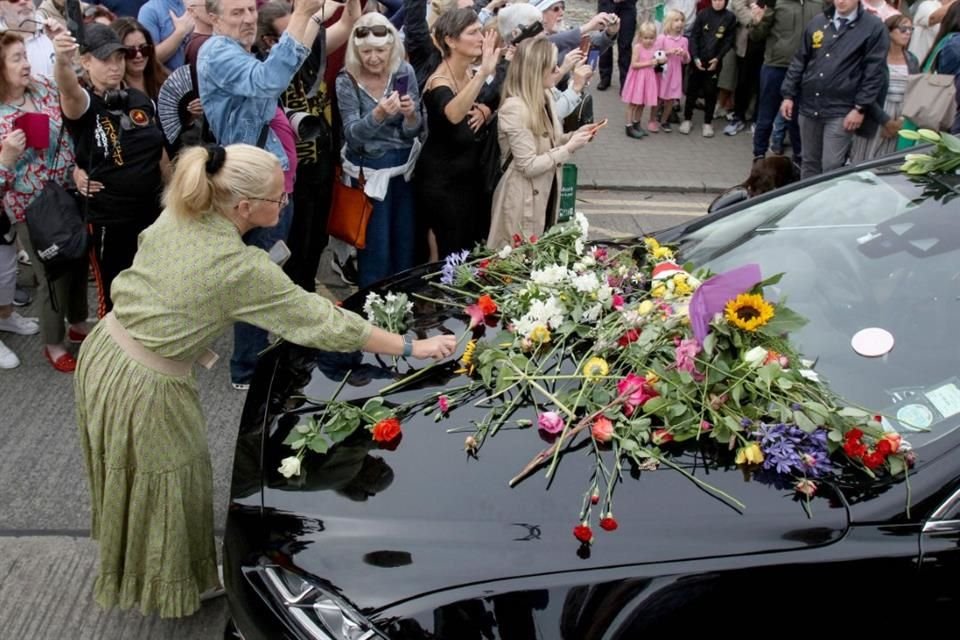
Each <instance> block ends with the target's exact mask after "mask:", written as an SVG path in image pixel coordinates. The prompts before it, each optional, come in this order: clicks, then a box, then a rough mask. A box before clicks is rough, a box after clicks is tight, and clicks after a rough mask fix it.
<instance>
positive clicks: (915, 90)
mask: <svg viewBox="0 0 960 640" xmlns="http://www.w3.org/2000/svg"><path fill="white" fill-rule="evenodd" d="M946 42H947V39H946V38H944V39H943V40H941V41H940V44H939V45H938V46H937V50H936V51H935V52H934V53H933V55H931V56H930V59H929V61H928V62H927V64H925V65H924V67H923V73H914V74H911V75H910V76H908V77H907V88H906V92H905V93H904V96H903V117H905V118H907V119H909V120H910V121H911V122H913V123H914V124H915V125H916V126H917V128H919V129H933V130H934V131H949V130H950V127H951V126H953V117H954V114H955V113H956V111H957V90H956V87H955V85H954V77H953V76H952V75H948V74H945V73H934V72H933V68H934V66H935V61H936V59H937V56H938V55H939V54H940V49H941V48H942V47H943V45H944V44H946Z"/></svg>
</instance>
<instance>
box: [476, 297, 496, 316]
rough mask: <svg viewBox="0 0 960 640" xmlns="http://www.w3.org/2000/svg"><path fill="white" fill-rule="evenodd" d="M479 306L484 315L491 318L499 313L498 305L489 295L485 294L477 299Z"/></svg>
mask: <svg viewBox="0 0 960 640" xmlns="http://www.w3.org/2000/svg"><path fill="white" fill-rule="evenodd" d="M477 306H478V307H480V311H483V315H485V316H489V315H492V314H494V313H496V312H497V303H496V302H494V301H493V298H491V297H490V296H489V295H487V294H483V295H482V296H480V297H479V298H477Z"/></svg>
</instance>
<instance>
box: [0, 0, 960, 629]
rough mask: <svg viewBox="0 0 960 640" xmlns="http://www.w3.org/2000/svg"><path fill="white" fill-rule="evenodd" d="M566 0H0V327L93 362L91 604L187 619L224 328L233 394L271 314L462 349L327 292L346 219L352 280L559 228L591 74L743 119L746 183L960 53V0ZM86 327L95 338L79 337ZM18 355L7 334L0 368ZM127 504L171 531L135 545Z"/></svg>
mask: <svg viewBox="0 0 960 640" xmlns="http://www.w3.org/2000/svg"><path fill="white" fill-rule="evenodd" d="M728 2H729V4H728ZM565 10H566V7H565V4H564V2H563V0H539V1H536V2H510V1H509V0H492V1H491V2H489V3H487V4H485V5H482V6H481V5H475V3H474V2H473V1H471V0H431V1H430V2H429V4H428V2H427V0H402V2H401V1H399V0H397V1H393V2H383V3H381V4H378V3H376V2H372V1H369V0H366V1H365V0H346V2H344V3H342V4H340V3H336V2H328V1H327V0H296V2H294V3H293V4H292V5H291V4H288V3H286V2H285V1H284V0H270V1H269V2H259V1H258V0H183V1H181V0H147V1H146V2H143V1H142V0H110V1H109V2H104V3H103V4H97V5H89V6H87V5H83V6H82V16H83V21H84V25H83V27H82V29H80V28H78V26H77V25H76V24H74V22H73V21H71V20H68V19H67V18H66V14H67V13H68V11H67V8H66V7H65V6H64V4H62V3H60V2H59V1H58V0H44V1H43V2H42V4H40V5H39V7H35V6H34V5H33V4H32V3H31V2H29V1H24V0H21V1H11V0H0V19H2V25H0V27H2V34H0V61H2V63H3V64H2V68H0V196H2V206H3V215H0V219H2V224H0V331H4V332H11V333H17V334H23V335H31V334H35V333H41V334H42V336H41V337H42V342H43V344H44V347H43V351H42V357H44V358H45V359H46V360H47V361H48V362H49V364H50V365H51V366H52V367H53V368H54V369H55V370H57V371H60V372H64V373H71V372H74V371H76V373H77V375H76V389H77V403H78V416H79V422H80V436H81V438H80V439H81V443H82V446H83V449H84V454H85V458H86V462H87V467H88V473H89V478H90V485H91V490H92V493H93V498H94V499H93V511H94V527H93V533H94V537H97V538H98V539H99V540H100V543H101V574H100V577H99V578H98V582H97V586H96V589H95V591H96V598H97V601H98V602H100V603H101V604H102V605H104V606H111V605H120V606H123V607H130V606H139V607H140V608H141V610H142V611H144V612H150V611H159V612H160V613H161V615H166V616H181V615H188V614H190V613H191V612H193V611H195V610H196V608H197V607H198V606H199V593H200V591H202V590H204V589H206V588H209V587H214V586H216V583H217V578H216V574H215V570H214V564H213V563H214V562H215V560H214V556H213V552H212V530H213V528H212V509H211V501H212V488H211V483H210V474H209V456H208V455H207V454H206V445H205V443H204V442H203V418H202V413H201V411H200V409H199V406H198V399H197V395H196V391H195V381H194V380H193V378H192V376H191V374H190V368H191V366H192V365H193V364H194V363H195V362H203V361H204V360H205V356H204V353H205V349H206V347H207V346H209V343H210V342H211V341H212V339H213V338H214V337H215V335H216V334H217V333H219V332H221V331H223V330H226V329H228V328H231V327H232V329H233V332H234V341H233V354H232V356H231V358H230V378H231V384H232V385H233V387H234V388H236V389H240V390H242V389H245V388H247V387H248V386H249V384H250V381H251V379H252V377H253V372H254V369H255V366H256V361H257V356H258V353H260V352H261V351H262V350H263V349H264V348H265V347H266V346H267V343H268V336H269V335H270V334H273V335H275V336H278V337H282V338H286V339H289V340H291V341H294V342H298V343H300V344H306V345H311V346H317V347H320V348H327V349H345V350H350V349H360V348H362V349H365V350H368V351H374V352H379V353H387V354H393V355H406V356H412V357H445V356H447V355H449V354H450V353H451V352H452V350H453V348H454V343H453V340H452V338H450V337H449V336H442V337H438V338H435V339H429V340H420V341H415V342H411V341H409V339H407V338H403V337H401V336H397V335H391V334H388V333H385V332H382V331H379V330H376V329H374V328H371V327H370V325H369V324H368V323H367V322H366V321H365V320H363V319H361V318H359V317H357V316H354V315H353V314H349V313H348V312H345V311H343V310H340V309H337V308H335V307H333V306H332V305H331V304H330V303H329V302H327V301H325V300H324V299H323V298H321V297H320V296H318V295H316V293H315V289H316V276H317V272H318V266H319V264H320V260H321V254H322V253H323V252H324V250H325V249H326V247H327V245H328V243H330V244H331V245H332V246H331V249H333V251H332V253H333V254H334V258H333V260H334V262H335V264H336V266H337V268H338V269H339V270H340V272H341V273H342V274H343V277H344V278H348V277H349V274H348V273H347V267H348V265H349V258H347V257H346V256H349V255H350V254H351V253H355V255H356V269H357V273H356V280H355V282H356V284H359V285H360V286H361V287H363V286H368V285H371V284H373V283H375V282H377V281H379V280H381V279H383V278H386V277H389V276H391V275H393V274H396V273H398V272H400V271H403V270H405V269H407V268H409V267H411V266H414V265H415V264H418V263H421V262H425V261H428V260H436V259H438V258H443V257H445V256H447V255H450V254H452V253H456V252H459V251H462V250H464V249H471V248H473V247H474V246H476V245H477V244H486V245H487V246H489V247H492V248H499V247H501V246H502V245H503V244H505V243H508V242H510V241H511V240H512V239H513V238H514V237H515V236H516V235H521V236H523V237H529V236H532V235H537V234H540V233H542V232H543V231H544V230H545V229H546V228H548V227H549V226H550V225H552V224H554V222H555V221H556V218H557V211H558V205H559V200H560V188H561V184H562V180H561V176H562V167H563V165H564V164H565V163H568V162H570V161H571V158H572V157H573V156H574V154H576V152H577V151H578V150H579V149H581V148H583V147H584V146H585V145H588V144H590V143H591V141H593V140H594V139H595V137H596V136H597V135H598V132H599V129H600V123H596V122H594V121H595V120H596V119H597V118H595V117H594V113H593V100H592V96H591V93H590V85H591V82H592V80H593V79H594V76H598V77H597V82H596V84H595V90H597V91H606V90H609V89H610V88H611V87H613V85H614V82H615V81H616V82H617V83H618V88H619V91H620V96H621V99H622V101H623V102H624V103H625V133H626V135H627V136H628V137H629V138H631V139H642V138H644V137H646V136H648V135H651V134H661V135H662V134H666V133H670V132H672V131H673V125H678V127H677V131H678V132H679V133H680V134H690V133H691V131H692V129H693V120H694V118H695V117H696V114H695V112H696V111H697V110H701V111H702V114H703V115H702V122H701V125H700V126H701V129H700V132H701V134H702V136H704V137H707V138H710V137H713V136H714V130H713V124H712V123H713V120H714V119H715V118H724V117H726V120H727V121H728V124H727V125H726V126H725V127H724V130H723V133H724V134H726V135H730V136H733V135H738V134H739V133H741V132H743V131H745V130H746V129H747V127H748V125H750V123H751V122H752V126H751V127H750V129H751V131H752V135H753V153H754V159H755V162H756V164H755V165H754V169H755V170H754V171H753V172H752V174H751V177H750V178H749V179H748V180H747V181H746V182H745V183H744V184H743V185H741V187H740V188H739V190H738V191H737V193H736V194H733V196H731V197H737V198H740V197H752V196H754V195H757V194H758V193H762V192H763V191H765V190H768V189H772V188H776V187H779V186H781V185H783V184H785V182H786V181H788V179H789V178H790V174H791V165H790V160H789V159H788V158H786V157H784V156H783V153H784V147H785V143H786V138H787V137H788V138H789V144H790V147H791V151H792V160H793V163H794V164H795V165H796V166H797V167H799V173H800V174H801V175H803V176H804V177H806V176H811V175H815V174H817V173H820V172H822V171H828V170H830V169H833V168H836V167H838V166H841V165H842V164H844V163H845V162H848V161H854V162H857V161H861V160H866V159H869V158H872V157H876V156H879V155H882V154H885V153H889V152H891V151H893V150H894V149H895V148H896V145H897V133H898V131H899V130H900V129H901V128H902V127H904V126H908V125H909V123H907V122H905V121H904V118H903V116H902V104H903V100H904V95H905V91H906V86H907V77H908V76H909V75H911V74H915V73H920V72H926V71H931V70H933V71H937V72H940V73H948V74H953V75H957V76H958V77H960V38H955V37H954V34H955V33H957V32H960V3H953V2H952V0H948V1H947V2H941V1H940V0H923V1H922V2H920V3H919V5H918V6H916V7H907V6H895V5H893V4H888V3H886V2H884V0H833V1H832V2H828V3H822V2H821V0H777V1H776V2H773V1H772V0H770V1H766V2H751V1H750V0H702V1H701V2H697V1H696V0H668V1H667V2H666V3H665V4H662V5H660V4H658V5H654V4H652V3H649V2H647V0H642V2H641V4H640V6H639V7H638V6H637V3H636V2H633V1H631V0H621V1H617V0H600V1H599V4H598V12H597V13H596V14H594V15H593V16H592V17H590V18H589V19H588V20H586V21H585V22H584V23H583V24H582V25H580V26H573V27H571V26H569V25H567V24H566V23H565V20H564V18H565ZM911 14H912V15H913V18H911ZM68 25H69V28H68ZM615 69H616V70H617V73H616V74H614V70H615ZM27 117H29V118H28V119H29V121H30V122H31V123H32V124H30V125H29V126H27V125H26V124H24V123H25V122H26V121H27ZM957 126H958V128H960V120H958V125H957ZM787 134H789V136H787ZM631 144H632V143H631ZM768 154H771V155H773V156H776V158H775V159H772V158H767V159H765V157H766V156H767V155H768ZM768 160H771V161H770V162H768ZM638 170H642V168H640V169H638ZM337 180H340V181H341V182H342V184H343V185H345V186H352V187H356V188H359V189H362V190H363V192H364V193H365V194H366V196H367V197H368V198H369V200H370V202H371V203H372V206H373V213H372V215H371V217H370V221H369V223H368V225H367V228H366V242H365V244H364V245H363V246H361V247H358V248H357V249H356V250H355V251H353V249H352V248H351V247H348V246H346V245H345V244H344V243H343V241H342V240H337V239H331V238H328V234H327V220H328V217H329V216H330V215H334V214H336V213H337V212H331V211H330V209H331V201H332V198H333V193H334V191H335V186H336V181H337ZM48 183H56V184H60V185H63V186H65V187H68V188H70V189H71V190H74V191H75V192H76V197H77V202H78V206H79V208H80V209H81V210H82V213H83V215H84V216H85V219H86V221H87V223H88V224H89V232H90V251H89V254H88V255H84V256H83V257H80V258H77V259H76V260H73V261H72V262H70V263H69V264H67V265H66V266H64V265H58V267H57V269H56V272H55V273H54V272H53V271H51V270H48V268H47V263H46V262H45V258H46V256H44V255H41V254H40V253H39V252H38V251H37V250H36V248H35V247H34V243H33V242H32V241H31V232H30V228H29V225H28V224H27V218H28V216H29V215H30V214H31V211H32V210H31V205H33V204H34V203H35V202H36V201H37V199H38V197H39V196H40V194H41V193H42V192H43V191H44V189H45V185H47V184H48ZM277 247H281V248H284V247H285V248H286V251H285V252H282V253H284V255H285V257H287V258H288V259H287V260H286V261H285V262H284V263H283V264H282V265H280V264H275V263H274V262H272V261H271V258H270V256H271V255H273V251H272V250H275V249H277ZM21 263H29V264H31V265H32V267H33V272H34V276H35V279H36V282H35V283H34V284H37V285H39V286H37V287H36V288H35V290H34V293H33V295H36V297H37V300H36V303H35V305H36V306H35V309H36V310H37V313H38V315H39V320H38V321H35V320H32V319H29V318H25V317H24V316H21V315H20V314H19V313H18V312H17V311H16V308H15V307H16V306H22V305H25V304H29V303H30V297H31V293H30V291H28V290H24V289H20V288H19V287H18V285H17V270H18V265H19V264H21ZM91 277H92V278H93V279H94V280H95V282H96V288H97V293H98V299H97V303H98V304H97V307H98V308H97V310H96V316H97V317H98V318H100V319H101V321H99V322H96V323H95V325H93V326H91V324H90V323H88V316H89V313H90V309H88V303H87V287H88V282H89V279H90V278H91ZM68 343H83V346H82V347H81V350H80V354H79V363H78V359H77V358H75V357H74V355H73V354H72V352H71V350H70V348H68ZM18 364H19V358H18V356H17V355H16V354H14V353H13V352H12V351H11V350H10V349H9V348H7V347H6V346H4V345H3V343H2V342H0V368H4V369H10V368H14V367H16V366H17V365H18ZM158 389H163V390H164V391H163V393H162V394H159V395H158V393H157V390H158ZM161 396H162V399H160V400H157V398H160V397H161ZM154 401H156V402H161V404H162V406H160V405H157V406H153V405H151V402H154ZM118 407H120V409H118ZM147 432H149V433H150V435H149V436H147V435H144V434H145V433H147ZM131 443H132V444H131ZM131 446H132V447H133V448H132V449H131V448H130V447H131ZM131 451H132V452H133V453H131ZM158 451H162V452H164V453H163V455H158V454H157V452H158ZM130 496H133V497H132V498H131V497H130ZM185 496H189V499H186V498H185ZM173 503H177V504H178V505H179V506H178V507H177V510H181V507H182V513H181V512H180V511H178V513H180V515H179V516H177V517H176V518H173V517H172V516H171V517H168V516H170V514H171V513H172V512H173V511H175V510H174V509H172V508H171V506H170V505H171V504H173ZM131 523H133V524H136V526H142V527H145V528H147V529H151V530H155V531H156V533H157V536H158V537H157V538H156V539H153V538H145V542H144V544H143V545H140V546H136V545H135V548H134V547H125V546H124V545H125V544H126V543H125V542H124V541H125V540H126V539H127V527H128V526H132V524H131ZM151 540H152V541H151ZM208 542H209V543H210V544H208ZM185 548H186V549H188V550H189V552H187V553H184V549H185Z"/></svg>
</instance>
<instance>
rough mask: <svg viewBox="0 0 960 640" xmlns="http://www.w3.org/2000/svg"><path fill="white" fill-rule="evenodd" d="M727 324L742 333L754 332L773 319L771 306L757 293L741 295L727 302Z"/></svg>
mask: <svg viewBox="0 0 960 640" xmlns="http://www.w3.org/2000/svg"><path fill="white" fill-rule="evenodd" d="M724 315H725V316H726V318H727V322H729V323H730V324H732V325H733V326H735V327H739V328H740V329H743V330H744V331H756V330H757V329H758V328H759V327H762V326H763V325H765V324H767V323H768V322H769V321H770V319H771V318H773V305H772V304H770V303H769V302H767V301H766V300H764V299H763V296H761V295H760V294H757V293H741V294H740V295H738V296H737V297H736V299H734V300H730V301H729V302H727V308H726V310H725V312H724Z"/></svg>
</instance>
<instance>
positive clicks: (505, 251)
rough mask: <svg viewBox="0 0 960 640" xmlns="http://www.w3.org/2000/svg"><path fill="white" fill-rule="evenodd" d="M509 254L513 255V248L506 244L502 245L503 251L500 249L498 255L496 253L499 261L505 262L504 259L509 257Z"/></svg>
mask: <svg viewBox="0 0 960 640" xmlns="http://www.w3.org/2000/svg"><path fill="white" fill-rule="evenodd" d="M511 253H513V247H511V246H510V245H508V244H505V245H503V249H500V251H499V253H497V257H498V258H500V259H501V260H505V259H506V257H507V256H509V255H510V254H511Z"/></svg>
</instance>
